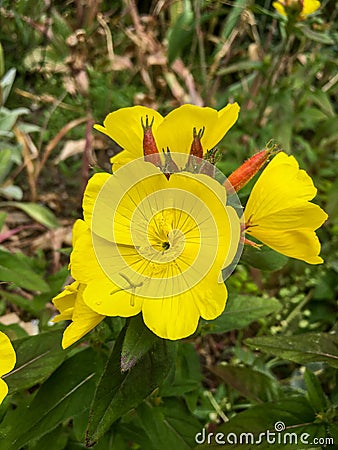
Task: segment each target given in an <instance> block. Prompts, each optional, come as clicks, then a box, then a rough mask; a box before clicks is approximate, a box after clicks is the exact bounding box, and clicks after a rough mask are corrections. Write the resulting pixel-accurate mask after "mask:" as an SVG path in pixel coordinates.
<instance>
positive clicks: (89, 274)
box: [70, 228, 105, 284]
mask: <svg viewBox="0 0 338 450" xmlns="http://www.w3.org/2000/svg"><path fill="white" fill-rule="evenodd" d="M70 269H71V274H72V277H73V278H75V279H76V280H77V281H79V282H80V283H84V284H86V283H88V282H89V281H91V280H93V279H97V280H100V279H101V278H102V277H104V276H105V275H104V272H103V271H102V269H101V266H100V264H99V262H98V261H97V258H96V255H95V251H94V247H93V243H92V235H91V232H90V230H89V228H86V229H83V233H82V234H81V235H77V237H76V242H75V246H74V248H73V251H72V253H71V255H70Z"/></svg>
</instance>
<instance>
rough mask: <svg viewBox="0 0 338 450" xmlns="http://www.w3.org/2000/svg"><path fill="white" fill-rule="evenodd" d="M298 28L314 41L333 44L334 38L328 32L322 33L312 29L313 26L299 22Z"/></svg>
mask: <svg viewBox="0 0 338 450" xmlns="http://www.w3.org/2000/svg"><path fill="white" fill-rule="evenodd" d="M297 28H298V29H299V30H301V31H302V33H304V35H305V36H306V37H307V38H309V39H311V40H312V41H315V42H319V43H320V44H326V45H333V44H334V40H333V39H332V37H331V36H329V35H328V34H326V33H320V32H318V31H314V30H312V28H310V27H308V26H307V25H305V24H303V23H302V24H298V25H297Z"/></svg>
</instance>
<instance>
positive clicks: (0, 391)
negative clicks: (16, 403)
mask: <svg viewBox="0 0 338 450" xmlns="http://www.w3.org/2000/svg"><path fill="white" fill-rule="evenodd" d="M7 394H8V386H7V384H6V383H5V382H4V380H2V379H1V378H0V405H1V403H2V402H3V400H4V398H5V397H6V395H7Z"/></svg>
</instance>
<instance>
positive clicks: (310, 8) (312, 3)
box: [301, 0, 320, 17]
mask: <svg viewBox="0 0 338 450" xmlns="http://www.w3.org/2000/svg"><path fill="white" fill-rule="evenodd" d="M318 8H320V2H319V1H318V0H304V3H303V9H302V13H301V16H302V17H306V16H308V15H309V14H312V13H313V12H315V11H317V9H318Z"/></svg>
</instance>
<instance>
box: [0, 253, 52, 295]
mask: <svg viewBox="0 0 338 450" xmlns="http://www.w3.org/2000/svg"><path fill="white" fill-rule="evenodd" d="M0 279H1V281H8V282H12V283H14V284H16V285H17V286H19V287H22V288H25V289H28V290H30V291H40V292H48V291H49V286H48V284H47V283H46V282H45V281H44V280H43V279H42V278H41V275H39V274H37V273H36V272H35V271H34V270H33V269H32V267H31V261H30V259H29V258H28V257H27V256H25V255H23V254H22V253H9V252H7V251H3V250H0Z"/></svg>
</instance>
